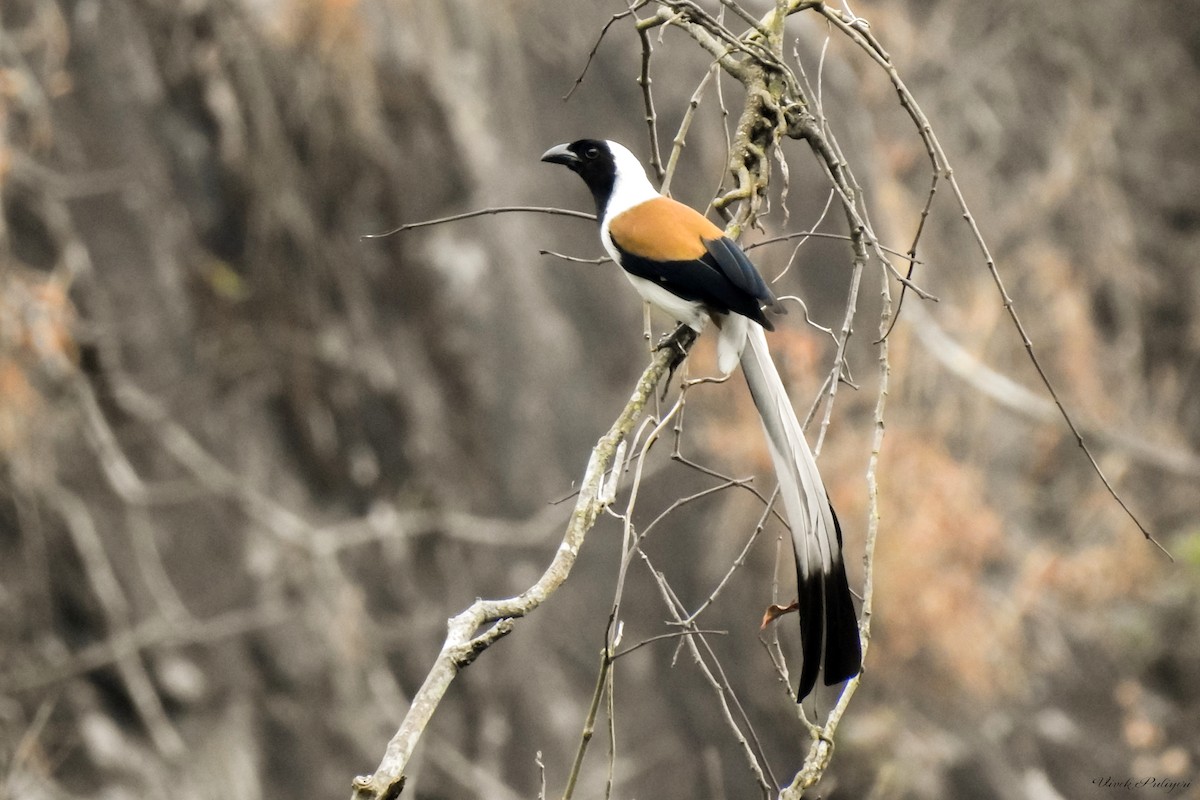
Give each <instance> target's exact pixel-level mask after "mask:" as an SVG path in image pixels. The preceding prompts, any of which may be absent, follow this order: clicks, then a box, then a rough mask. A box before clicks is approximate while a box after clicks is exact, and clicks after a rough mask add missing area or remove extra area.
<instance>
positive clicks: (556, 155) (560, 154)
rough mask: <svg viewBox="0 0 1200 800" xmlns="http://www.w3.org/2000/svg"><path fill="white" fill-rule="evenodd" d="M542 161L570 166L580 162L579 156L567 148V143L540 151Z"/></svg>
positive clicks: (577, 164) (575, 165)
mask: <svg viewBox="0 0 1200 800" xmlns="http://www.w3.org/2000/svg"><path fill="white" fill-rule="evenodd" d="M542 161H546V162H548V163H550V164H562V165H563V166H567V167H571V168H574V167H577V166H579V164H580V160H579V156H577V155H575V154H574V153H572V152H571V151H570V149H568V145H565V144H560V145H556V146H555V147H551V148H550V149H549V150H547V151H546V152H544V153H542Z"/></svg>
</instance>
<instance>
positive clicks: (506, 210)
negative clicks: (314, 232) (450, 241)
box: [359, 206, 596, 239]
mask: <svg viewBox="0 0 1200 800" xmlns="http://www.w3.org/2000/svg"><path fill="white" fill-rule="evenodd" d="M492 214H552V215H556V216H560V217H577V218H579V219H590V220H592V221H595V219H596V215H595V214H589V213H587V212H586V211H573V210H571V209H569V208H547V207H544V206H496V207H494V208H480V209H477V210H475V211H467V212H464V213H462V214H451V215H450V216H448V217H438V218H437V219H427V220H423V221H421V222H409V223H406V224H404V225H400V226H397V227H395V228H392V229H391V230H388V231H383V232H382V233H364V234H363V235H362V236H360V237H359V238H360V239H382V238H384V237H385V236H392V235H394V234H397V233H404V232H405V231H412V230H416V229H417V228H428V227H431V226H433V225H444V224H445V223H447V222H458V221H459V220H464V219H473V218H474V217H485V216H489V215H492Z"/></svg>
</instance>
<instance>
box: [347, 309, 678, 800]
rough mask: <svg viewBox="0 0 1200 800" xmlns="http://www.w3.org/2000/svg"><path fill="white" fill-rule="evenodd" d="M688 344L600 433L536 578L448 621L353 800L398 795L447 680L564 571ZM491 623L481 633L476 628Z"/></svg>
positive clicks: (664, 358) (647, 378)
mask: <svg viewBox="0 0 1200 800" xmlns="http://www.w3.org/2000/svg"><path fill="white" fill-rule="evenodd" d="M695 340H696V332H695V331H693V330H692V329H691V328H689V327H687V326H686V325H681V326H679V328H678V329H677V330H676V331H675V333H674V335H673V340H672V343H673V345H674V346H670V347H664V348H662V349H660V350H658V351H657V352H655V354H654V358H653V359H652V361H651V363H650V366H648V367H647V368H646V370H645V371H644V372H643V373H642V376H641V378H640V379H639V380H638V382H637V385H636V387H635V389H634V391H633V394H632V396H631V397H630V399H629V402H628V403H626V405H625V408H624V409H623V410H622V411H621V414H620V415H619V416H618V417H617V419H616V421H615V422H613V424H612V426H611V427H610V428H609V430H608V432H607V433H606V434H605V435H604V436H602V437H601V438H600V440H599V441H598V442H597V443H596V446H595V448H593V450H592V455H591V458H590V459H589V460H588V466H587V469H586V470H585V472H584V476H583V481H582V483H581V485H580V492H579V497H578V499H577V501H576V504H575V511H574V512H573V513H572V515H571V519H570V521H569V522H568V524H567V529H566V532H565V533H564V534H563V541H562V544H561V545H560V546H559V548H558V550H557V551H556V552H555V555H554V558H553V559H552V560H551V562H550V564H549V566H547V568H546V570H545V572H544V573H543V574H542V576H541V577H540V578H539V579H538V580H537V581H536V582H535V583H534V584H533V585H532V586H530V587H529V588H528V589H526V590H525V591H523V592H522V593H521V594H519V595H517V596H515V597H512V598H509V599H506V600H476V601H475V602H474V603H472V604H471V605H470V606H469V607H468V608H467V609H465V610H464V611H462V612H460V613H459V614H457V615H455V616H454V617H453V618H451V619H450V621H449V623H448V625H447V632H446V639H445V642H444V643H443V645H442V650H441V652H440V653H439V654H438V657H437V659H436V660H435V662H434V665H433V667H432V668H431V669H430V671H429V673H428V675H427V676H426V678H425V682H424V683H423V684H422V685H421V688H420V689H419V690H418V691H417V693H416V695H415V696H414V697H413V699H412V703H411V704H410V706H409V710H408V713H407V714H406V715H405V718H404V720H403V721H402V722H401V724H400V727H399V729H398V730H397V731H396V734H395V735H394V736H393V737H392V740H391V741H390V742H389V743H388V746H387V749H386V751H385V752H384V756H383V759H382V761H381V762H380V764H379V766H378V768H377V769H376V770H375V772H374V773H373V774H371V775H360V776H359V777H357V778H355V779H354V782H353V790H354V791H353V795H352V797H353V800H393V798H395V797H397V796H398V795H399V794H400V792H401V791H402V790H403V788H404V783H405V774H406V770H407V768H408V762H409V760H410V759H411V758H412V754H413V750H414V749H415V748H416V745H417V743H418V742H419V741H420V739H421V736H422V734H423V733H424V731H425V728H426V727H427V726H428V724H429V721H430V720H431V719H432V718H433V714H434V712H435V711H436V710H437V708H438V706H439V704H440V703H441V700H442V697H443V696H444V695H445V693H446V690H447V689H448V688H449V686H450V683H451V682H452V681H453V680H454V677H455V676H456V675H457V674H458V673H459V672H460V671H461V670H462V669H463V668H465V667H467V666H469V665H470V664H471V663H472V662H474V660H475V659H476V658H478V657H479V655H480V654H481V653H482V652H484V651H485V650H486V649H487V648H489V647H490V646H491V645H492V644H494V643H495V642H496V641H498V640H499V639H500V638H502V637H504V636H506V635H507V634H508V633H510V632H511V631H512V630H513V627H514V625H515V624H516V622H517V620H518V619H520V618H523V617H524V616H526V615H527V614H529V613H531V612H532V611H534V610H535V609H536V608H537V607H538V606H540V605H541V604H542V603H543V602H544V601H545V600H546V599H547V598H548V597H549V596H550V595H551V594H553V593H554V592H555V591H556V590H557V589H558V587H559V586H561V585H562V583H563V581H565V580H566V579H567V576H568V575H569V574H570V572H571V568H572V567H573V566H574V564H575V560H576V558H577V557H578V555H579V551H580V549H581V548H582V547H583V542H584V539H585V537H586V536H587V533H588V531H589V530H591V528H592V526H593V525H594V524H595V522H596V520H597V519H598V518H599V516H600V514H601V513H602V512H603V511H604V505H603V504H602V503H601V502H600V500H599V498H600V494H601V491H602V489H603V487H604V484H605V475H606V474H607V472H608V470H609V467H610V466H611V465H612V463H613V460H614V458H615V456H616V453H617V449H618V447H619V445H620V444H621V442H623V441H624V440H625V438H626V437H627V436H628V435H629V433H630V431H632V430H633V428H634V425H635V424H636V423H637V420H638V419H639V418H640V417H641V415H642V412H643V410H644V409H645V407H646V405H647V404H648V403H649V402H650V399H651V398H652V397H653V396H654V391H655V389H656V388H657V386H658V383H659V381H661V380H662V378H663V376H664V375H666V373H667V370H668V369H670V368H671V366H672V365H673V364H674V363H676V360H677V359H679V358H681V357H682V354H686V353H687V351H688V350H689V349H690V348H691V346H692V344H693V343H694V342H695ZM489 623H492V625H491V627H490V628H487V629H486V630H485V631H484V632H483V633H477V631H479V629H480V628H481V627H483V626H484V625H487V624H489Z"/></svg>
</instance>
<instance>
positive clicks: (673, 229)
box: [542, 139, 862, 700]
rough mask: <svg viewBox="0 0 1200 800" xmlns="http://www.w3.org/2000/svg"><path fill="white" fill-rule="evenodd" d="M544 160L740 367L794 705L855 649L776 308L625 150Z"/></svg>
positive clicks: (720, 240) (627, 267) (759, 284)
mask: <svg viewBox="0 0 1200 800" xmlns="http://www.w3.org/2000/svg"><path fill="white" fill-rule="evenodd" d="M542 161H548V162H550V163H553V164H563V165H564V166H566V167H567V168H569V169H570V170H571V171H572V172H575V173H576V174H578V175H579V176H580V177H581V178H583V181H584V183H586V184H587V187H588V189H590V190H591V192H592V197H593V199H594V200H595V201H596V215H597V217H598V218H599V220H600V241H601V243H602V244H603V245H604V249H605V250H607V251H608V254H609V255H610V256H612V257H613V260H614V261H616V262H617V263H618V264H620V265H621V268H622V269H623V270H624V271H625V276H626V277H627V278H629V281H630V282H631V283H632V284H633V286H634V288H635V289H637V290H638V293H639V294H640V295H641V296H642V297H643V298H644V299H645V300H646V301H647V302H649V303H650V304H651V305H654V306H656V307H658V308H660V309H662V310H663V311H665V312H666V313H667V314H670V315H671V316H672V317H673V318H674V319H676V320H678V321H679V322H682V323H684V324H686V325H688V326H689V327H691V328H693V329H694V330H696V331H697V332H699V331H701V330H702V329H703V328H704V326H705V324H706V323H707V322H708V321H709V320H710V319H711V320H712V321H713V323H714V324H716V326H717V327H718V328H719V329H720V335H719V339H718V341H717V364H718V366H719V368H720V370H721V372H723V373H725V374H729V373H730V372H732V371H733V369H734V367H736V366H737V365H738V363H739V361H740V363H741V365H742V372H743V374H744V375H745V376H746V384H747V385H748V386H749V387H750V394H751V396H752V397H753V398H754V405H755V406H756V407H757V408H758V413H759V417H760V418H761V419H762V423H763V429H764V430H765V431H766V434H767V448H768V450H769V451H770V453H771V459H772V461H773V462H774V464H775V471H776V473H777V474H778V477H779V485H780V493H781V494H782V496H783V504H784V508H785V510H786V511H787V517H788V521H789V523H790V524H791V528H792V544H793V548H794V550H795V554H796V573H797V576H798V589H799V599H798V610H799V616H800V636H801V640H802V653H803V657H804V662H803V666H802V668H801V671H800V685H799V688H798V689H797V696H798V699H801V700H803V699H804V698H805V697H806V696H807V695H808V694H809V693H810V692H811V691H812V689H813V687H814V686H815V685H816V682H817V673H818V671H819V669H820V667H821V664H822V657H821V656H822V653H824V678H825V684H826V685H833V684H835V683H839V682H841V681H844V680H848V679H849V678H851V677H853V676H854V675H857V674H858V671H859V669H860V668H861V665H862V649H861V646H860V643H859V638H858V620H857V618H856V617H855V613H854V601H853V600H852V599H851V597H850V585H849V583H848V582H847V581H846V570H845V567H844V565H843V564H842V531H841V528H840V527H839V525H838V521H837V517H836V516H835V515H834V513H833V508H832V507H831V506H830V504H829V497H828V495H827V494H826V492H825V485H824V483H823V482H822V481H821V474H820V473H819V472H818V471H817V464H816V461H815V460H814V459H813V455H812V451H811V450H809V448H808V443H807V442H806V441H805V439H804V433H803V431H802V430H801V428H800V422H799V420H797V419H796V412H795V411H794V410H793V409H792V403H791V401H790V400H789V399H788V396H787V391H786V390H785V389H784V385H783V381H782V380H781V379H780V377H779V373H778V372H777V371H776V369H775V364H774V362H773V361H772V360H771V354H770V352H769V351H768V350H767V337H766V335H765V334H764V333H763V329H764V328H765V329H767V330H773V329H774V325H772V324H771V321H770V320H769V319H767V317H766V315H765V314H764V309H766V310H770V311H774V312H778V313H783V308H782V307H781V306H780V304H779V301H777V300H776V299H775V296H774V295H773V294H772V293H771V290H770V289H769V288H768V287H767V285H766V283H765V282H764V281H763V279H762V276H761V275H759V273H758V270H757V269H755V268H754V265H753V264H752V263H750V259H749V258H747V257H746V254H745V253H743V252H742V249H741V248H740V247H738V246H737V245H736V244H735V243H734V242H733V241H732V240H731V239H729V238H728V237H726V236H725V234H724V233H723V232H722V231H721V229H720V228H718V227H717V226H716V225H714V224H713V223H712V222H710V221H709V220H708V219H706V218H705V217H704V215H702V214H700V213H698V212H696V211H694V210H693V209H691V208H689V207H687V206H685V205H683V204H682V203H679V202H677V201H675V200H672V199H671V198H669V197H664V196H663V195H661V194H659V193H658V191H657V190H655V188H654V186H653V185H651V183H650V180H649V179H648V178H647V177H646V171H645V170H644V169H643V168H642V165H641V163H640V162H639V161H638V160H637V157H636V156H634V155H633V153H631V152H629V150H627V149H626V148H625V147H623V146H622V145H619V144H617V143H616V142H610V141H601V140H597V139H580V140H579V141H577V142H572V143H570V144H561V145H558V146H557V147H552V148H550V149H549V150H547V151H546V153H545V155H543V156H542Z"/></svg>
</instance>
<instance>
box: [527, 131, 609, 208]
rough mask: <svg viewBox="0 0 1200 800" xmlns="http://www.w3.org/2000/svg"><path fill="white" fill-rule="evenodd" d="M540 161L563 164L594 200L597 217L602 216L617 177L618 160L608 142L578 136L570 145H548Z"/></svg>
mask: <svg viewBox="0 0 1200 800" xmlns="http://www.w3.org/2000/svg"><path fill="white" fill-rule="evenodd" d="M542 161H547V162H549V163H551V164H562V165H563V166H565V167H566V168H567V169H569V170H571V171H572V172H574V173H575V174H577V175H578V176H579V177H581V178H583V182H584V183H586V184H587V187H588V189H590V190H591V191H592V198H593V199H594V200H595V201H596V214H597V216H600V217H603V216H604V207H605V206H606V205H608V198H609V197H611V196H612V191H613V185H614V184H615V183H616V180H617V162H616V159H615V158H614V157H613V151H612V148H611V147H610V146H609V143H608V142H605V141H602V140H600V139H580V140H579V141H576V142H571V143H570V144H560V145H558V146H557V147H551V148H550V149H549V150H547V151H546V152H545V153H544V154H543V155H542Z"/></svg>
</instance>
